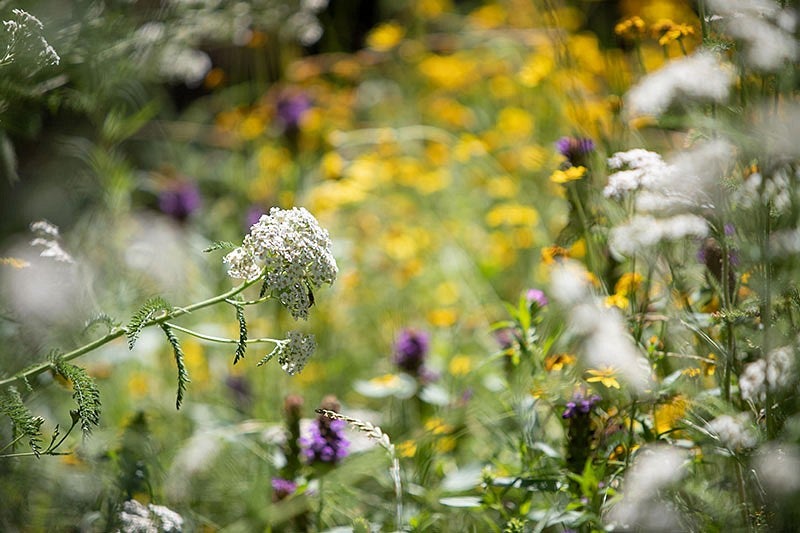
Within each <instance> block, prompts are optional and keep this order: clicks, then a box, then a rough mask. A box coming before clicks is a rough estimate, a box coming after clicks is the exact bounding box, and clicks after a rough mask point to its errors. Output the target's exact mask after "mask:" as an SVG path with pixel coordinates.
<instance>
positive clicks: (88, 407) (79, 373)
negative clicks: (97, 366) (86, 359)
mask: <svg viewBox="0 0 800 533" xmlns="http://www.w3.org/2000/svg"><path fill="white" fill-rule="evenodd" d="M53 363H54V365H55V370H56V372H57V373H58V374H59V375H60V376H61V377H63V378H64V379H66V380H67V381H69V382H70V383H71V384H72V391H73V392H72V398H73V399H74V400H75V403H76V404H77V405H78V409H77V410H75V411H74V413H75V414H76V415H77V417H78V420H79V421H80V424H81V431H83V437H84V438H86V437H88V436H89V435H91V433H92V426H96V425H98V424H99V423H100V390H99V389H98V388H97V383H95V381H94V378H93V377H92V376H90V375H89V373H88V372H86V370H85V369H83V368H81V367H79V366H75V365H73V364H70V363H67V362H65V361H62V360H61V359H59V358H56V359H55V360H54V361H53Z"/></svg>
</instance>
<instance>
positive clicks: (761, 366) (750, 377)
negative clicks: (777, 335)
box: [739, 346, 795, 403]
mask: <svg viewBox="0 0 800 533" xmlns="http://www.w3.org/2000/svg"><path fill="white" fill-rule="evenodd" d="M794 378H795V362H794V350H793V349H792V347H791V346H782V347H780V348H776V349H775V350H772V351H771V352H770V353H769V355H767V357H766V359H759V360H757V361H754V362H752V363H749V364H747V365H746V366H745V367H744V371H743V372H742V375H741V376H739V393H740V394H741V395H742V399H743V400H745V401H749V402H753V403H763V402H765V401H766V398H767V387H769V390H770V391H776V392H778V391H782V390H784V389H786V388H787V387H788V386H789V385H790V384H792V383H793V382H794Z"/></svg>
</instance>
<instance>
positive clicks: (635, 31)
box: [614, 15, 645, 40]
mask: <svg viewBox="0 0 800 533" xmlns="http://www.w3.org/2000/svg"><path fill="white" fill-rule="evenodd" d="M614 33H616V34H617V35H619V36H620V37H624V38H626V39H630V40H636V39H640V38H641V37H642V36H644V34H645V24H644V21H643V20H642V18H641V17H637V16H635V15H634V16H633V17H630V18H627V19H625V20H623V21H621V22H619V23H617V25H616V26H614Z"/></svg>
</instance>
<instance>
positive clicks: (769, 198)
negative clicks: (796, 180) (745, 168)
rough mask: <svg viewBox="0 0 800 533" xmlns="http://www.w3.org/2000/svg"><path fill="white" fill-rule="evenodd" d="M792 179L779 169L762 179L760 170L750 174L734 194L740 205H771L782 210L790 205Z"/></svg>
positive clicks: (777, 209)
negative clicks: (767, 177)
mask: <svg viewBox="0 0 800 533" xmlns="http://www.w3.org/2000/svg"><path fill="white" fill-rule="evenodd" d="M792 192H793V185H792V180H791V179H790V177H789V175H788V174H787V173H786V171H785V170H784V169H781V170H779V171H777V172H775V173H774V174H772V176H770V177H769V179H767V180H766V181H764V176H762V174H761V173H760V172H754V173H753V174H750V175H749V176H748V177H747V179H746V180H745V181H744V183H743V184H742V186H741V187H740V188H739V190H738V191H737V192H736V194H735V195H734V198H735V199H736V201H737V202H738V203H739V204H740V205H741V206H742V207H748V208H749V207H754V206H757V205H764V206H766V205H771V207H772V208H773V209H775V210H776V211H781V212H784V211H786V210H788V209H789V208H790V207H791V205H792Z"/></svg>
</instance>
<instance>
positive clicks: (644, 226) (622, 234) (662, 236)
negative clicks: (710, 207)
mask: <svg viewBox="0 0 800 533" xmlns="http://www.w3.org/2000/svg"><path fill="white" fill-rule="evenodd" d="M707 234H708V224H707V222H706V220H705V219H704V218H702V217H699V216H697V215H675V216H673V217H668V218H655V217H653V216H650V215H636V216H634V217H633V218H632V219H631V220H629V221H628V222H627V223H625V224H623V225H621V226H617V227H616V228H613V229H612V230H611V237H610V239H609V247H610V248H611V251H612V252H614V253H615V254H617V255H619V256H630V255H633V254H634V253H636V252H637V251H639V250H641V249H643V248H647V247H650V246H654V245H656V244H658V243H660V242H662V241H668V240H669V241H674V240H678V239H682V238H684V237H695V238H700V237H705V236H706V235H707Z"/></svg>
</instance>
